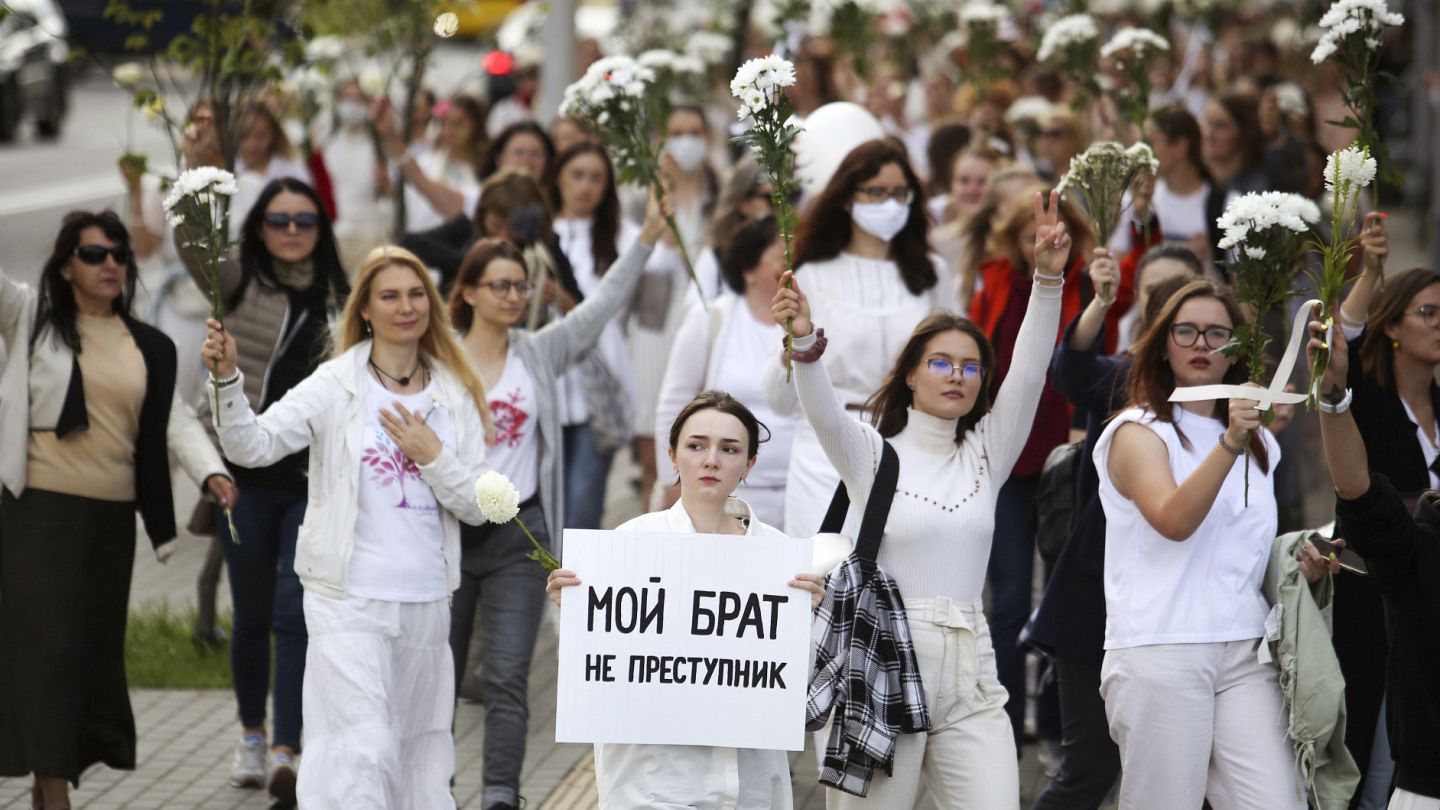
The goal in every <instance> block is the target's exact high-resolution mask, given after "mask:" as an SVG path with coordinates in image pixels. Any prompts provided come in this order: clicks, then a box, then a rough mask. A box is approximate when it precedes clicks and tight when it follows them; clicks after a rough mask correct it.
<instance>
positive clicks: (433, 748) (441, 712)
mask: <svg viewBox="0 0 1440 810" xmlns="http://www.w3.org/2000/svg"><path fill="white" fill-rule="evenodd" d="M305 626H306V629H307V630H308V631H309V633H310V643H309V647H308V648H307V649H306V653H305V687H304V693H303V696H302V697H303V700H304V709H303V713H304V715H303V716H304V721H305V760H304V767H302V768H301V769H300V783H299V786H298V788H297V794H298V798H299V801H300V806H301V807H304V808H305V810H454V808H455V801H454V799H453V798H452V797H451V795H450V777H451V776H452V775H453V774H454V772H455V741H454V738H453V737H452V736H451V733H450V721H451V718H452V716H453V714H454V710H455V665H454V664H453V663H452V662H451V658H450V605H449V601H448V600H445V599H440V600H437V601H434V602H382V601H376V600H371V599H359V598H355V597H346V598H343V599H332V598H329V597H326V596H321V595H319V594H316V593H313V592H311V591H306V592H305Z"/></svg>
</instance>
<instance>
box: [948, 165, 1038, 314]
mask: <svg viewBox="0 0 1440 810" xmlns="http://www.w3.org/2000/svg"><path fill="white" fill-rule="evenodd" d="M1017 182H1019V183H1026V184H1027V185H1031V184H1033V185H1038V184H1039V183H1040V178H1039V177H1038V176H1037V175H1036V174H1035V172H1033V171H1031V170H1030V169H1029V168H1027V167H1025V166H1022V165H1020V164H1018V163H1011V164H1008V165H1005V166H998V167H996V168H995V170H994V171H992V172H990V176H989V177H987V178H986V179H985V196H984V197H981V198H980V207H979V208H977V209H976V210H975V212H974V213H972V214H971V215H970V216H969V217H968V218H965V219H961V220H957V224H958V225H959V235H960V238H961V239H962V240H963V244H964V246H965V247H964V250H963V251H962V253H961V254H960V258H959V259H958V260H957V261H956V263H955V264H956V273H955V277H956V278H957V279H958V280H959V284H960V301H961V303H962V305H963V306H967V307H968V306H969V305H970V298H971V297H972V296H973V295H974V294H975V289H976V287H978V286H979V279H980V262H981V261H983V260H984V259H985V256H986V255H988V254H987V253H986V248H987V245H988V244H989V242H990V231H991V230H993V228H992V220H994V219H996V218H997V213H998V212H999V211H1000V208H1001V205H1002V204H1003V203H1004V202H1006V201H1005V200H1002V199H1000V189H1001V187H1002V186H1005V185H1008V184H1010V183H1017ZM1021 196H1024V195H1023V194H1021ZM1026 199H1027V200H1028V199H1029V197H1026Z"/></svg>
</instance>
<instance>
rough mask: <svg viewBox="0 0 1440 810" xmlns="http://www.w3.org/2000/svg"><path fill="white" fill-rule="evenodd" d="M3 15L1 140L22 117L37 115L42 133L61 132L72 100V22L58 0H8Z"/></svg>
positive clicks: (0, 35)
mask: <svg viewBox="0 0 1440 810" xmlns="http://www.w3.org/2000/svg"><path fill="white" fill-rule="evenodd" d="M5 6H6V7H7V8H8V10H9V13H8V14H5V16H4V17H3V18H0V143H3V142H5V141H10V140H14V138H15V134H16V130H17V129H18V128H19V126H20V122H21V121H23V120H24V119H26V118H30V119H32V120H34V121H35V132H36V134H37V135H38V136H40V137H41V138H47V139H48V138H56V137H59V135H60V126H61V124H62V123H63V122H64V120H65V112H66V110H67V109H68V108H69V106H70V88H69V75H70V67H69V64H68V62H69V58H70V46H69V45H67V44H66V37H67V36H68V35H69V26H68V25H66V23H65V16H64V15H63V14H61V13H60V9H59V8H58V7H57V6H56V5H55V3H54V1H53V0H6V3H5Z"/></svg>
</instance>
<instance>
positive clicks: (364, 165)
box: [324, 79, 391, 268]
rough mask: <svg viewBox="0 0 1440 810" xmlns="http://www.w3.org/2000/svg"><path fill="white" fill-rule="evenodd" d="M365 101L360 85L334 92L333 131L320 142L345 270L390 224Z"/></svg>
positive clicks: (385, 181) (384, 182) (381, 238)
mask: <svg viewBox="0 0 1440 810" xmlns="http://www.w3.org/2000/svg"><path fill="white" fill-rule="evenodd" d="M369 114H370V101H369V99H367V98H366V97H365V91H364V90H362V89H360V82H359V81H357V80H355V79H347V80H346V81H344V82H341V84H340V86H339V88H338V89H337V90H336V103H335V124H336V126H335V131H334V132H332V133H331V134H330V137H329V138H328V139H327V140H326V141H325V148H324V157H325V166H326V167H327V168H328V167H331V166H333V167H335V168H334V170H333V171H331V172H330V185H331V188H332V189H333V191H334V193H335V241H336V242H338V243H339V245H340V258H341V260H342V261H343V262H344V264H345V267H346V268H358V267H359V266H360V262H361V261H362V260H363V259H364V258H365V256H366V254H368V253H369V252H370V250H371V249H372V248H374V247H375V246H376V245H379V244H381V243H382V242H384V241H385V234H386V233H387V232H388V230H389V228H390V225H391V222H390V216H389V215H390V205H389V200H388V199H385V198H386V196H387V194H388V192H389V177H388V176H387V174H386V172H385V165H384V163H383V162H382V161H381V160H380V157H381V156H380V153H379V152H378V151H377V147H376V144H375V139H374V137H372V136H371V134H370V128H369V126H368V123H369Z"/></svg>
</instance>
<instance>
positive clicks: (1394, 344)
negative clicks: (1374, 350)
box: [1390, 340, 1400, 352]
mask: <svg viewBox="0 0 1440 810" xmlns="http://www.w3.org/2000/svg"><path fill="white" fill-rule="evenodd" d="M1390 348H1391V349H1393V350H1394V351H1397V352H1398V351H1400V341H1398V340H1392V341H1390Z"/></svg>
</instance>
